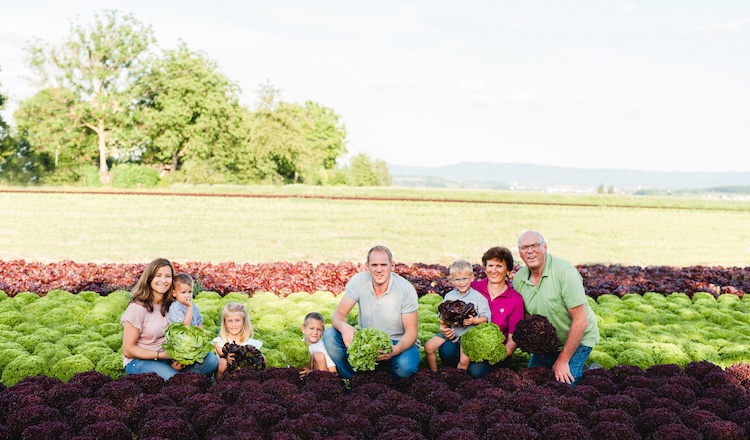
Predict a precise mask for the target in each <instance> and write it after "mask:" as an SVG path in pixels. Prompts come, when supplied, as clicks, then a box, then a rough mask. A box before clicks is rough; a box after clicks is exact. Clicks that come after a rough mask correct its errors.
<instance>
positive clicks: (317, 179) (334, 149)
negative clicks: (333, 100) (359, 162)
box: [301, 101, 347, 184]
mask: <svg viewBox="0 0 750 440" xmlns="http://www.w3.org/2000/svg"><path fill="white" fill-rule="evenodd" d="M301 110H302V112H303V118H304V120H305V124H304V130H305V139H306V141H307V147H308V148H309V154H308V155H307V156H306V158H307V159H308V162H307V163H306V164H304V165H303V180H304V181H305V183H311V184H321V183H323V184H324V183H328V181H329V179H330V178H329V176H330V174H331V173H330V171H332V170H335V169H336V167H337V165H338V164H337V160H338V159H339V158H340V157H341V156H344V155H345V154H346V152H347V150H346V127H345V126H344V124H343V123H342V122H341V118H340V117H339V115H337V114H336V113H335V112H334V111H333V109H331V108H329V107H325V106H323V105H320V104H318V103H316V102H312V101H307V102H305V106H304V107H303V108H302V109H301Z"/></svg>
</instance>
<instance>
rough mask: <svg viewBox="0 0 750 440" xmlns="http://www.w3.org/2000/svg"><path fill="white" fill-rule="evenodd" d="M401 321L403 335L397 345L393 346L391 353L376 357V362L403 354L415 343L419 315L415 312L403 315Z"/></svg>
mask: <svg viewBox="0 0 750 440" xmlns="http://www.w3.org/2000/svg"><path fill="white" fill-rule="evenodd" d="M401 320H402V321H403V323H404V334H403V336H401V339H399V341H398V343H397V344H396V345H394V346H393V352H391V353H383V354H381V355H380V356H378V362H380V361H385V360H388V359H390V358H392V357H393V356H396V355H397V354H400V353H403V352H404V351H406V350H408V349H410V348H411V347H413V346H414V343H415V342H417V324H418V323H419V315H418V314H417V312H411V313H403V314H402V315H401Z"/></svg>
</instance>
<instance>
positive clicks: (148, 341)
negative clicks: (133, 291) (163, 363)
mask: <svg viewBox="0 0 750 440" xmlns="http://www.w3.org/2000/svg"><path fill="white" fill-rule="evenodd" d="M126 321H127V322H129V323H130V324H132V325H133V327H135V328H137V329H138V330H140V332H141V333H140V335H139V336H138V341H136V343H135V345H136V346H138V347H141V348H145V349H146V350H152V351H157V350H158V349H160V348H161V345H162V344H163V343H164V331H165V330H166V329H167V326H168V325H169V322H168V321H167V317H166V316H162V314H161V306H159V305H157V304H154V310H153V311H152V312H151V313H149V311H148V310H146V308H145V307H143V306H142V305H140V304H136V303H130V304H128V307H127V308H126V309H125V312H123V314H122V318H120V323H121V324H123V325H124V324H125V322H126ZM132 360H133V359H132V358H127V357H125V355H123V356H122V365H123V366H125V365H127V364H128V363H129V362H130V361H132Z"/></svg>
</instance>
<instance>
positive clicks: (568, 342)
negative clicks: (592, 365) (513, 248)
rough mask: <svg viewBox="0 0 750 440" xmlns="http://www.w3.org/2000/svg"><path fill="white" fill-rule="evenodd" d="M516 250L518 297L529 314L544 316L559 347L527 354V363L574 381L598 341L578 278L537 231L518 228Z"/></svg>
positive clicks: (597, 330) (570, 381)
mask: <svg viewBox="0 0 750 440" xmlns="http://www.w3.org/2000/svg"><path fill="white" fill-rule="evenodd" d="M518 252H519V253H520V254H521V259H522V260H523V262H524V263H526V266H525V267H523V268H521V269H519V270H518V272H517V273H516V275H515V276H514V277H513V287H514V288H515V289H516V291H518V293H520V294H521V296H523V301H524V304H525V306H526V312H527V313H528V314H531V315H543V316H545V317H547V319H548V320H549V321H550V322H551V323H552V325H553V326H554V327H555V330H556V331H557V339H558V347H559V348H561V350H560V351H559V352H558V353H554V354H550V355H538V354H533V355H531V359H530V360H529V367H547V368H552V371H553V372H554V373H555V379H557V380H558V381H559V382H565V383H568V384H575V382H576V381H577V380H578V379H580V377H581V375H583V367H584V363H585V362H586V360H587V359H588V357H589V354H590V353H591V349H592V348H593V347H594V346H595V345H596V343H597V342H599V326H598V325H597V323H596V315H594V311H593V310H591V307H590V306H589V304H588V301H587V299H586V292H585V291H584V289H583V278H582V277H581V274H580V273H579V272H578V269H576V268H575V266H573V265H572V264H570V263H568V262H567V261H565V260H561V259H559V258H555V257H553V256H552V255H550V254H548V253H547V243H545V241H544V237H542V234H540V233H539V232H536V231H524V232H522V233H521V235H519V236H518Z"/></svg>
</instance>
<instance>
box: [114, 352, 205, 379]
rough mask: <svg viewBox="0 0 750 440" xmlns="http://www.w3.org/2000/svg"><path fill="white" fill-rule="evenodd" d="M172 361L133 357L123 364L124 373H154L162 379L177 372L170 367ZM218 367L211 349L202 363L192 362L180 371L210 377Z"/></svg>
mask: <svg viewBox="0 0 750 440" xmlns="http://www.w3.org/2000/svg"><path fill="white" fill-rule="evenodd" d="M171 363H172V361H171V360H168V359H163V360H159V361H156V360H153V359H133V360H132V361H130V362H129V363H128V364H127V365H125V374H139V373H156V374H158V375H159V376H161V377H162V378H163V379H164V380H167V379H169V378H170V377H172V376H174V375H175V374H177V373H179V371H178V370H175V369H174V368H172V365H171ZM218 367H219V358H218V356H216V353H214V352H213V351H212V352H210V353H208V354H207V355H206V358H205V359H203V362H202V363H197V362H196V363H194V364H192V365H188V366H187V367H185V368H184V369H182V370H180V371H191V372H193V373H200V374H203V375H206V376H208V377H212V376H213V375H214V373H216V369H217V368H218Z"/></svg>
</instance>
